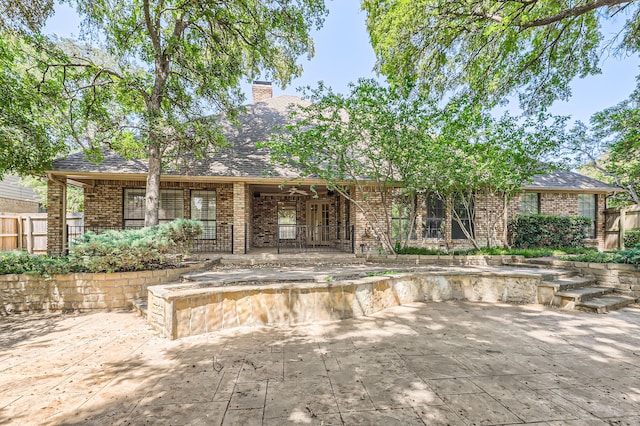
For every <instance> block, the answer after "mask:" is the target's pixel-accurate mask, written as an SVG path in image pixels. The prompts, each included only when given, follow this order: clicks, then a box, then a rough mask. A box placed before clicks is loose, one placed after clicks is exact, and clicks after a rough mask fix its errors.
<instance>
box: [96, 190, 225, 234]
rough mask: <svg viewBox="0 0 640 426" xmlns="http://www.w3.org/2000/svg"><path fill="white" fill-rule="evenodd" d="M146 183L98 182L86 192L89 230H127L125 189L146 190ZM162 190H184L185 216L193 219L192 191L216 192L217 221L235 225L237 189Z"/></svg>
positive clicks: (222, 223)
mask: <svg viewBox="0 0 640 426" xmlns="http://www.w3.org/2000/svg"><path fill="white" fill-rule="evenodd" d="M145 186H146V184H145V182H144V181H120V180H116V181H113V180H97V181H96V182H95V186H94V187H87V188H85V190H84V200H85V201H84V202H85V204H84V215H85V216H84V217H85V225H86V226H109V227H122V226H123V197H124V188H145ZM160 188H161V189H183V190H184V215H185V217H187V218H188V217H190V216H191V199H190V197H191V192H190V191H191V190H192V189H207V190H215V191H216V219H217V222H218V225H231V224H233V186H232V185H231V184H220V183H216V184H209V183H204V182H162V183H161V184H160Z"/></svg>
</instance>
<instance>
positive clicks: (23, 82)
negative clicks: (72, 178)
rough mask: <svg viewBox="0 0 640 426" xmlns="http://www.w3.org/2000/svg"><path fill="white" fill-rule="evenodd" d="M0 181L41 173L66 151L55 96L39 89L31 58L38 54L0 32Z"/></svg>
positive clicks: (13, 35) (17, 37) (16, 37)
mask: <svg viewBox="0 0 640 426" xmlns="http://www.w3.org/2000/svg"><path fill="white" fill-rule="evenodd" d="M0 35H1V37H0V178H1V177H2V175H3V174H4V173H7V172H13V173H17V174H21V175H24V174H28V173H42V172H43V171H44V170H46V169H47V168H49V166H50V162H51V160H52V159H53V158H54V157H55V156H56V155H58V154H60V153H61V152H64V151H65V150H66V144H65V134H64V133H63V132H60V131H58V130H59V129H58V128H57V123H58V118H59V116H57V114H56V111H55V108H54V107H53V105H55V104H56V103H57V102H58V101H59V100H60V98H59V97H58V96H52V97H45V96H44V94H43V92H42V91H41V90H39V87H42V88H44V87H43V85H41V80H40V77H41V76H40V75H39V73H38V72H36V71H35V70H34V69H33V68H32V66H33V62H32V61H31V58H33V57H36V56H38V55H39V54H40V53H39V52H37V51H36V50H34V49H32V48H31V47H30V45H29V44H28V43H26V42H25V40H24V39H23V38H22V37H21V36H20V35H19V34H17V33H15V32H14V33H11V32H8V31H2V32H0Z"/></svg>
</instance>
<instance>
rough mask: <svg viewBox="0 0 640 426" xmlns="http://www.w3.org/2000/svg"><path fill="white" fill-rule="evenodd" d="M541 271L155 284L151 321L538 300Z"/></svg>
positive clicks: (217, 323) (265, 318)
mask: <svg viewBox="0 0 640 426" xmlns="http://www.w3.org/2000/svg"><path fill="white" fill-rule="evenodd" d="M539 283H540V276H537V275H532V274H526V273H522V274H517V273H510V274H500V273H486V272H475V273H474V272H469V273H461V272H452V273H442V272H411V273H402V274H397V275H390V276H378V277H367V278H362V279H358V280H348V281H336V282H327V283H324V282H323V283H286V284H283V283H278V284H263V285H244V286H241V285H238V286H229V287H213V286H212V287H207V286H206V284H204V283H197V284H188V283H183V284H174V285H160V286H154V287H151V288H149V299H148V315H147V321H148V323H149V325H150V326H151V328H153V329H155V330H157V331H159V332H160V333H161V334H162V335H163V336H165V337H167V338H170V339H177V338H181V337H186V336H192V335H197V334H202V333H208V332H212V331H217V330H221V329H229V328H234V327H239V326H256V325H265V324H303V323H312V322H322V321H331V320H339V319H346V318H357V317H361V316H367V315H371V314H373V313H375V312H378V311H381V310H384V309H387V308H390V307H392V306H398V305H403V304H406V303H410V302H422V301H431V300H433V301H442V300H451V299H457V300H470V301H483V302H499V301H501V302H512V303H537V301H538V293H537V291H538V284H539Z"/></svg>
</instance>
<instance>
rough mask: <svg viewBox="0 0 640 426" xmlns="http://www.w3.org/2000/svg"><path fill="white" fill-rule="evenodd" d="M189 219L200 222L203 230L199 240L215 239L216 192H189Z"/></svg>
mask: <svg viewBox="0 0 640 426" xmlns="http://www.w3.org/2000/svg"><path fill="white" fill-rule="evenodd" d="M191 219H194V220H199V221H200V222H202V226H203V228H204V230H203V233H202V237H201V239H205V240H215V239H216V223H217V222H216V191H212V190H195V189H194V190H192V191H191Z"/></svg>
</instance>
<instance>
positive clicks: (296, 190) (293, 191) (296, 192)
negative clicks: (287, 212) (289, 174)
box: [289, 186, 309, 195]
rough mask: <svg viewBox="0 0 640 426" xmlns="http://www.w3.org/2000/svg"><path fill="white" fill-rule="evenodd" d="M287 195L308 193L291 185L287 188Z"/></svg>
mask: <svg viewBox="0 0 640 426" xmlns="http://www.w3.org/2000/svg"><path fill="white" fill-rule="evenodd" d="M289 195H309V193H308V192H307V191H305V190H304V189H299V188H296V187H295V186H292V187H291V188H289Z"/></svg>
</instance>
